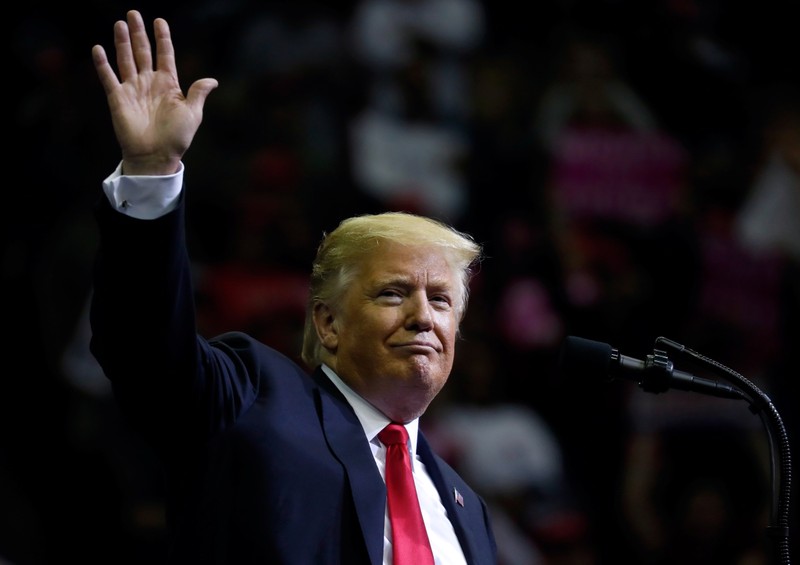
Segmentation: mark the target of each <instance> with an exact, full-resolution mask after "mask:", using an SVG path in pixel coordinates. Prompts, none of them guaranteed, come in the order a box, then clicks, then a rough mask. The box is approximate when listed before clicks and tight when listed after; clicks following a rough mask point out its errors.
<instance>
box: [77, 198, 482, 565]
mask: <svg viewBox="0 0 800 565" xmlns="http://www.w3.org/2000/svg"><path fill="white" fill-rule="evenodd" d="M97 220H98V225H99V227H100V243H99V249H98V255H97V261H96V265H95V278H94V291H93V304H92V314H91V320H92V329H93V336H92V344H91V346H92V352H93V353H94V355H95V357H96V358H97V360H98V361H99V362H100V364H101V365H102V367H103V369H104V371H105V372H106V375H107V376H108V378H109V379H110V380H111V382H112V385H113V389H114V393H115V395H116V398H117V401H118V404H119V406H120V408H121V409H122V411H123V412H124V413H125V415H126V416H127V417H128V418H129V419H130V420H131V422H132V423H133V424H134V425H135V426H136V428H137V429H138V430H139V431H140V432H141V433H142V434H143V436H144V437H145V438H146V439H147V440H148V442H149V443H150V444H151V445H152V446H153V448H154V449H155V450H156V451H157V453H158V454H159V456H160V458H161V460H162V461H163V463H164V468H165V470H166V480H167V487H168V488H167V520H168V527H169V528H170V539H171V543H170V560H171V561H170V562H171V563H187V564H189V563H191V564H200V563H218V564H223V565H237V564H240V563H241V564H245V563H253V564H259V565H266V564H287V565H304V564H327V563H330V564H343V565H358V564H362V563H363V564H367V563H370V564H372V565H380V563H381V560H382V554H383V526H384V505H385V500H386V488H385V485H384V482H383V480H382V479H381V476H380V473H379V472H378V469H377V467H376V465H375V462H374V459H373V456H372V453H371V451H370V448H369V445H368V443H367V441H366V439H365V438H364V433H363V429H362V428H361V425H360V423H359V421H358V419H357V417H356V415H355V413H354V411H353V410H352V408H351V407H350V405H349V404H348V403H347V401H346V400H345V398H344V397H343V396H342V395H341V393H340V392H339V391H338V389H337V388H336V387H335V386H334V385H333V383H331V382H330V380H329V379H328V378H327V377H326V376H325V375H324V373H322V371H321V370H320V369H317V370H316V371H315V372H313V374H311V375H309V374H308V373H307V372H306V371H305V370H304V369H302V368H301V367H300V366H298V365H297V364H296V363H294V362H293V361H291V360H290V359H288V358H287V357H285V356H283V355H281V354H280V353H278V352H277V351H275V350H273V349H271V348H270V347H267V346H266V345H263V344H261V343H259V342H257V341H256V340H254V339H253V338H251V337H250V336H248V335H245V334H243V333H229V334H225V335H222V336H219V337H217V338H215V339H211V340H208V341H206V340H205V339H203V338H202V337H199V336H197V335H196V330H195V310H194V295H193V288H192V284H191V282H192V273H191V269H190V262H189V258H188V254H187V251H186V245H185V235H184V234H185V230H184V210H183V203H181V206H180V207H179V208H178V209H177V210H175V211H174V212H171V213H170V214H168V215H166V216H164V217H162V218H159V219H157V220H152V221H142V220H136V219H133V218H130V217H127V216H124V215H122V214H119V213H117V212H115V211H113V210H112V209H111V207H110V206H109V205H108V203H107V202H106V201H105V200H103V201H102V202H101V203H100V204H99V206H98V209H97ZM418 453H419V456H420V458H421V459H422V461H423V462H424V464H425V466H426V468H427V469H428V471H429V473H430V475H431V477H432V478H433V482H434V484H435V485H436V488H437V490H438V491H439V495H440V497H441V500H442V503H443V504H444V506H445V508H446V509H447V513H448V516H449V517H450V519H451V521H452V523H453V526H454V528H455V532H456V534H457V535H458V539H459V541H460V542H461V546H462V547H463V549H464V553H465V554H466V557H467V561H468V562H469V563H471V564H478V565H490V564H493V563H495V562H496V546H495V540H494V536H493V533H492V530H491V526H490V523H489V518H488V514H487V508H486V506H485V504H484V502H483V501H482V500H481V499H480V497H479V496H478V495H477V494H476V493H475V492H473V490H472V489H470V487H469V486H467V485H466V484H465V483H464V481H463V480H462V479H461V478H460V477H459V476H458V474H457V473H456V472H455V471H454V470H453V469H452V468H451V467H450V466H449V465H448V464H447V463H445V462H444V461H443V460H442V459H441V458H440V457H438V456H437V455H436V454H434V453H433V451H432V450H431V448H430V446H429V444H428V442H427V441H426V440H425V437H424V436H423V434H422V433H420V437H419V440H418ZM456 491H457V492H458V493H460V495H461V496H462V497H463V504H457V503H456V501H455V497H456V495H455V492H456Z"/></svg>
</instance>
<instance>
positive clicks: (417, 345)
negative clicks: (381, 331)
mask: <svg viewBox="0 0 800 565" xmlns="http://www.w3.org/2000/svg"><path fill="white" fill-rule="evenodd" d="M395 347H396V348H397V349H402V350H403V351H406V352H408V353H411V354H422V355H428V354H430V353H441V349H440V348H439V347H438V346H437V345H436V344H434V343H431V342H428V341H411V342H408V343H401V344H399V345H396V346H395Z"/></svg>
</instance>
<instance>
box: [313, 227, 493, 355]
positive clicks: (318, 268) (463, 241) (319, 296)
mask: <svg viewBox="0 0 800 565" xmlns="http://www.w3.org/2000/svg"><path fill="white" fill-rule="evenodd" d="M381 241H389V242H394V243H400V244H402V245H408V246H434V247H438V248H440V249H442V251H444V252H445V254H446V256H447V259H448V262H449V263H450V265H451V267H452V268H453V270H454V271H455V272H457V273H459V275H460V276H459V282H460V288H459V294H458V297H457V300H456V303H455V309H456V317H457V319H458V320H459V321H461V319H462V318H463V317H464V314H465V313H466V310H467V302H468V299H469V283H470V280H471V278H472V276H473V274H474V269H475V266H476V265H477V263H478V262H479V261H480V259H481V257H482V249H481V246H480V245H479V244H478V243H476V242H475V241H474V239H473V238H472V237H471V236H469V235H467V234H465V233H462V232H460V231H458V230H456V229H455V228H453V227H451V226H448V225H447V224H444V223H442V222H439V221H437V220H434V219H431V218H426V217H424V216H418V215H415V214H409V213H407V212H384V213H381V214H365V215H362V216H354V217H352V218H348V219H346V220H344V221H342V222H341V223H340V224H339V226H338V227H337V228H336V229H334V230H333V231H332V232H330V233H328V234H325V235H324V236H323V238H322V242H321V243H320V245H319V248H318V249H317V256H316V258H315V259H314V263H313V265H312V270H311V284H310V292H309V299H308V305H307V308H306V320H305V327H304V329H303V348H302V354H301V355H302V359H303V361H304V362H305V363H306V364H307V365H308V366H309V367H312V368H313V367H316V366H317V365H319V364H320V363H321V356H322V351H323V347H322V344H321V343H320V341H319V338H318V336H317V331H316V328H315V326H314V317H313V311H314V306H315V304H317V303H320V302H321V303H325V304H335V303H337V302H339V301H340V300H341V298H342V296H343V294H344V291H345V289H346V288H347V287H348V286H349V285H350V283H351V282H352V281H353V279H354V278H355V276H356V275H357V272H358V267H359V265H360V264H361V262H362V260H363V259H364V257H365V256H367V255H368V254H369V253H371V252H372V251H373V250H374V249H375V247H376V246H377V245H378V244H379V243H380V242H381Z"/></svg>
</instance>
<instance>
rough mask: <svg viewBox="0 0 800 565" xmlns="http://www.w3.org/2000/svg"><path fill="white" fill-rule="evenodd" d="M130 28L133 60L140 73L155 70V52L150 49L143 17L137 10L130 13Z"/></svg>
mask: <svg viewBox="0 0 800 565" xmlns="http://www.w3.org/2000/svg"><path fill="white" fill-rule="evenodd" d="M128 28H129V29H130V36H131V48H132V49H133V60H134V61H135V62H136V68H137V69H138V70H139V72H140V73H143V72H147V71H152V70H153V52H152V51H151V49H150V38H149V37H147V30H146V29H145V27H144V20H142V15H141V14H140V13H139V12H138V11H136V10H130V11H129V12H128Z"/></svg>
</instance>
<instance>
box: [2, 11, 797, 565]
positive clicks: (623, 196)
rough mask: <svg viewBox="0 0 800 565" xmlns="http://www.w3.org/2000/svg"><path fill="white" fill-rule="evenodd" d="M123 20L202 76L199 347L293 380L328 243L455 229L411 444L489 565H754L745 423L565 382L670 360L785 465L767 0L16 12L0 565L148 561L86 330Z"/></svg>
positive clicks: (790, 297)
mask: <svg viewBox="0 0 800 565" xmlns="http://www.w3.org/2000/svg"><path fill="white" fill-rule="evenodd" d="M130 8H136V9H139V10H141V11H142V13H143V15H144V17H145V20H146V21H147V22H148V27H150V23H151V22H152V20H153V18H155V17H164V18H166V19H167V20H168V21H169V23H170V25H171V28H172V34H173V40H174V43H175V47H176V54H177V60H178V61H177V64H178V70H179V76H180V78H181V80H182V83H183V85H184V88H188V86H189V84H190V83H191V82H192V81H193V80H196V79H198V78H202V77H205V76H213V77H215V78H217V79H218V80H219V82H220V86H219V88H218V89H217V90H216V91H214V92H212V94H211V95H210V97H209V99H208V101H207V104H206V110H205V117H204V123H203V125H202V127H201V129H200V131H199V134H198V135H197V137H196V138H195V141H194V144H193V146H192V148H191V150H190V151H189V152H188V153H187V155H186V157H185V164H186V167H187V168H186V182H187V189H188V219H189V220H188V223H189V240H190V252H191V254H192V257H193V261H194V264H195V266H196V271H195V274H196V289H197V299H198V305H199V306H198V318H199V322H200V326H201V327H200V330H201V331H202V332H203V333H204V334H206V335H209V336H210V335H212V334H215V333H217V332H220V331H224V330H227V329H244V330H246V331H249V332H251V333H252V334H253V335H256V336H258V337H260V338H262V339H263V340H265V341H266V342H268V343H270V344H272V345H274V346H275V347H277V348H279V349H281V350H283V351H285V352H286V353H287V354H288V355H290V356H292V357H294V358H298V357H299V343H300V334H301V328H302V317H303V313H304V303H305V289H306V276H307V272H308V267H309V265H310V262H311V259H312V257H313V253H314V251H315V248H316V244H317V242H318V241H319V239H320V237H321V236H322V233H323V232H324V231H327V230H330V229H333V228H334V227H335V226H336V224H337V223H338V221H339V220H341V219H343V218H344V217H346V216H349V215H353V214H357V213H364V212H375V211H381V210H388V209H402V210H408V211H414V212H421V213H425V214H429V215H431V216H434V217H438V218H441V219H443V220H446V221H448V222H451V223H452V224H453V225H455V226H456V227H458V228H459V229H462V230H464V231H467V232H469V233H472V234H474V235H475V237H476V238H477V239H478V240H479V241H480V242H481V243H483V244H484V245H485V248H486V253H487V257H486V260H485V261H484V262H483V264H482V266H481V269H480V272H479V273H478V275H477V277H476V278H475V281H474V284H473V288H472V297H471V303H470V310H469V313H468V316H467V318H466V320H465V321H464V325H463V328H462V340H461V342H460V343H459V349H460V351H459V353H458V355H459V357H458V358H457V362H456V366H455V368H454V372H453V375H452V376H451V380H450V383H449V384H448V387H446V389H445V393H443V394H442V396H440V397H439V398H438V399H437V400H436V402H435V403H434V405H432V407H431V409H430V411H429V413H428V414H427V415H426V416H425V417H424V418H423V420H422V426H423V429H424V430H425V432H426V434H428V436H429V438H430V439H431V440H432V441H433V442H434V443H435V444H436V446H437V448H438V449H439V450H440V452H441V453H443V454H444V455H445V456H446V457H447V458H448V459H449V460H450V461H451V463H452V464H453V465H454V466H456V467H457V468H458V469H459V470H460V471H461V472H462V473H463V474H464V476H465V477H466V478H467V479H468V480H469V481H470V482H471V483H472V484H473V485H474V486H475V487H476V489H477V490H478V491H479V492H481V494H483V495H484V497H485V498H486V500H487V502H488V503H489V504H490V507H491V511H492V514H493V518H494V520H495V528H496V535H497V538H498V542H499V546H500V558H501V565H534V564H540V563H542V564H565V565H566V564H571V565H576V564H581V565H583V564H586V565H589V564H598V565H600V564H605V563H619V562H631V563H642V564H653V565H661V564H668V563H675V564H684V565H686V564H695V563H698V564H699V563H703V564H704V565H709V564H710V565H714V564H720V565H722V564H725V565H727V564H742V565H744V564H747V565H751V564H752V565H757V564H762V563H763V564H766V563H769V549H770V548H769V545H768V542H767V540H766V537H765V528H766V526H767V525H768V523H769V512H770V499H771V493H772V490H771V489H772V487H771V484H770V474H771V461H770V454H769V447H768V444H767V443H766V437H767V435H766V432H765V429H764V427H763V425H762V423H761V421H760V419H759V418H758V416H757V415H754V414H753V413H752V412H751V411H750V410H749V409H748V406H747V405H746V404H745V403H744V402H741V401H733V400H723V399H716V398H711V397H706V396H701V395H699V394H693V393H685V392H681V391H669V392H666V393H663V394H652V393H649V392H645V391H643V390H641V389H639V388H638V387H637V386H636V384H635V383H632V382H630V381H627V382H618V381H614V382H610V383H609V382H605V381H604V380H603V379H602V378H601V376H600V375H598V376H596V377H592V376H587V379H586V380H585V381H575V380H570V379H566V378H564V376H563V375H561V374H559V371H558V353H559V348H560V345H561V343H562V341H563V339H564V337H565V336H567V335H578V336H582V337H586V338H589V339H594V340H599V341H603V342H607V343H611V344H612V345H614V346H615V347H618V348H619V349H620V351H621V352H622V353H624V354H626V355H630V356H634V357H638V358H644V357H645V356H646V355H648V354H650V353H652V351H653V347H654V340H655V339H656V338H657V337H659V336H665V337H668V338H670V339H672V340H675V341H677V342H679V343H682V344H684V345H685V346H686V347H688V348H690V349H692V350H694V351H696V352H699V353H700V354H702V355H704V356H706V357H708V358H710V359H712V360H715V361H717V362H718V363H721V364H722V365H724V366H727V367H729V368H731V369H732V370H734V371H736V372H738V373H740V374H741V375H743V376H744V377H746V378H747V379H748V380H750V381H752V382H753V383H754V384H756V385H757V386H758V387H759V388H760V389H761V390H763V391H764V392H765V393H766V394H767V395H768V396H769V398H771V399H772V400H773V402H774V404H775V406H776V409H777V410H778V412H779V413H780V414H781V415H782V417H783V419H784V422H785V424H786V427H787V429H788V432H789V434H790V438H792V439H793V440H794V445H795V449H794V451H795V454H797V453H798V449H797V448H796V446H797V442H796V438H797V437H798V435H800V431H798V429H797V426H798V421H797V410H796V407H797V406H798V405H799V404H798V401H799V400H800V398H799V394H798V385H797V382H796V380H795V379H796V377H797V376H796V368H795V367H794V366H793V365H792V363H791V359H792V354H793V353H794V352H795V350H796V349H797V346H798V345H800V318H799V317H798V315H799V314H800V97H798V90H800V80H798V79H800V76H799V75H800V66H799V65H798V64H797V41H796V29H797V22H796V21H795V20H794V19H793V17H792V11H791V10H790V6H789V5H788V4H787V3H786V2H778V1H777V0H763V1H761V2H758V3H756V4H753V3H744V2H726V1H723V0H652V1H649V2H637V1H633V0H588V1H581V0H572V1H564V0H561V1H558V0H556V1H551V2H537V3H532V4H530V5H525V6H523V5H520V4H515V5H512V3H498V2H479V1H477V0H360V1H351V2H314V1H309V0H294V1H291V2H255V1H249V0H224V1H223V0H201V1H194V2H180V1H175V2H169V3H161V2H154V1H148V2H134V3H132V4H123V3H120V2H118V1H116V0H115V1H107V2H99V1H95V2H81V1H78V2H73V3H64V2H59V3H53V2H39V1H36V0H30V1H29V2H26V3H25V5H17V6H14V7H13V8H12V9H11V11H10V12H7V13H8V14H9V15H8V16H7V17H8V21H9V22H11V26H10V33H9V35H10V52H9V56H8V57H7V64H8V65H7V70H6V85H7V94H8V95H9V97H7V99H8V98H10V100H11V106H10V108H9V110H10V111H9V115H10V116H11V120H12V123H11V129H10V132H11V135H10V136H8V139H7V142H8V145H7V146H10V147H11V159H10V160H9V162H8V166H9V168H10V169H13V171H12V172H11V174H9V175H8V176H7V181H6V182H7V185H6V189H5V191H6V192H5V194H4V198H3V200H4V202H5V205H4V206H3V216H4V221H3V231H4V238H3V240H4V241H3V249H2V263H1V264H0V267H1V268H2V285H3V286H2V289H3V292H2V298H3V302H4V304H3V309H2V312H3V319H4V320H5V324H4V325H5V327H6V330H5V332H4V333H5V335H6V338H5V339H4V340H3V343H4V346H5V350H6V351H5V355H4V357H5V358H6V360H7V362H8V364H7V366H6V369H5V370H4V371H3V375H2V377H0V379H1V381H0V382H2V387H1V388H0V564H2V565H39V564H48V565H49V564H60V563H65V562H80V563H114V564H119V565H127V564H139V563H147V564H154V565H157V564H158V563H162V562H163V555H164V539H165V538H164V534H165V531H164V512H163V506H162V496H163V492H162V490H161V475H160V470H159V468H158V465H157V462H156V461H155V460H154V459H153V456H152V454H151V453H150V452H149V450H148V449H147V447H146V446H144V445H142V444H141V442H140V440H139V439H138V438H137V436H136V435H135V434H133V433H132V432H131V430H130V429H128V428H127V426H126V424H125V422H123V421H122V420H121V419H120V417H119V414H118V413H117V410H116V408H115V406H114V403H113V399H112V398H111V396H110V391H109V387H108V384H107V382H106V381H105V379H104V377H103V376H102V374H101V373H100V371H99V369H98V367H97V366H96V364H95V363H94V361H93V359H92V358H91V356H90V355H89V353H88V339H89V334H88V326H87V320H86V313H87V312H86V307H87V300H88V298H89V296H90V293H91V279H90V272H91V264H92V257H93V253H94V250H95V245H96V231H95V225H94V221H93V218H92V207H93V205H94V202H95V201H96V200H97V199H98V198H99V197H100V196H101V189H100V184H101V181H102V180H103V179H104V178H105V177H106V176H107V175H108V174H109V173H111V171H112V170H113V169H114V167H115V166H116V165H117V163H118V161H119V158H120V155H119V151H118V147H117V146H116V143H115V140H114V135H113V131H112V128H111V123H110V118H109V113H108V109H107V106H106V101H105V97H104V95H103V92H102V88H101V87H100V84H99V82H98V81H97V78H96V75H95V72H94V68H93V66H92V63H91V59H90V50H91V47H92V45H94V44H95V43H101V44H103V45H104V46H105V47H106V49H107V50H108V51H109V52H110V53H111V55H110V57H111V58H113V34H112V28H113V23H114V21H116V20H117V19H124V17H125V12H126V10H128V9H130ZM9 66H10V68H9ZM7 131H8V130H7ZM12 185H13V186H12ZM121 299H122V300H124V297H121ZM143 339H146V336H143ZM138 346H146V344H131V347H132V348H135V347H138ZM672 359H673V361H675V363H676V367H677V368H679V369H681V370H685V371H688V372H694V373H695V374H702V372H701V369H700V368H698V367H696V366H692V365H691V364H687V363H686V361H687V360H684V359H676V358H674V357H672ZM689 361H690V360H689ZM465 423H466V425H464V424H465ZM476 445H477V446H478V447H475V446H476ZM795 500H796V497H795ZM794 506H795V510H796V504H795V505H794ZM794 516H795V517H794V522H795V523H794V524H793V534H794V535H793V544H794V545H795V547H796V545H797V544H796V541H794V539H796V538H797V535H798V533H797V529H796V512H795V515H794ZM793 553H794V554H795V557H796V556H797V552H796V550H795V551H794V552H793Z"/></svg>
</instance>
